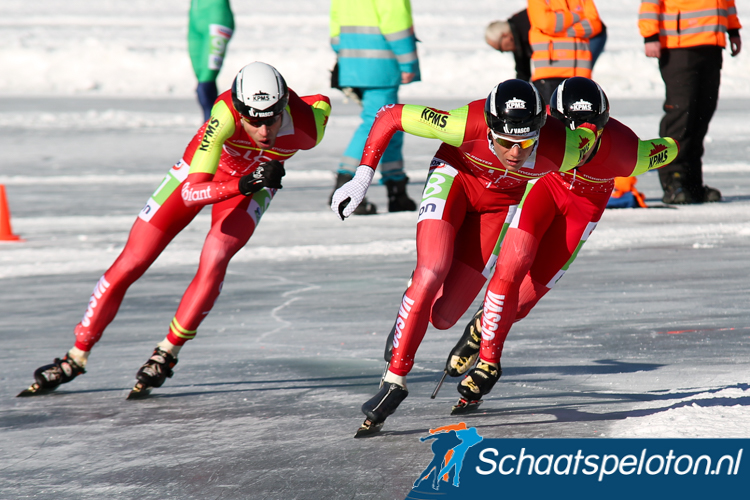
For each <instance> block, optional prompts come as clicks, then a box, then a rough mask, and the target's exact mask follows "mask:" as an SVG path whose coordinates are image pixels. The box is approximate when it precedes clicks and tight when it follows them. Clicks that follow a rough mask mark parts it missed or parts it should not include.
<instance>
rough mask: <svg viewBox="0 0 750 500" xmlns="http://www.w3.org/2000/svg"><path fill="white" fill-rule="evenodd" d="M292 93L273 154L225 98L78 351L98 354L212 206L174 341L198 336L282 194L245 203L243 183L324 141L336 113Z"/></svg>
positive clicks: (122, 259)
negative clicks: (170, 248)
mask: <svg viewBox="0 0 750 500" xmlns="http://www.w3.org/2000/svg"><path fill="white" fill-rule="evenodd" d="M289 94H290V95H289V104H288V105H287V107H286V109H285V110H284V112H283V115H282V123H281V128H280V130H279V133H278V135H277V138H276V143H275V144H274V146H273V148H272V149H267V150H263V149H260V148H259V147H258V146H257V145H256V144H255V142H254V141H253V140H252V139H251V138H250V137H249V136H248V135H247V133H246V132H245V131H244V129H243V128H242V125H241V122H240V115H239V114H238V113H237V111H236V110H235V109H234V106H233V105H232V95H231V92H230V91H227V92H224V93H223V94H221V95H220V96H219V98H218V99H217V100H216V103H215V104H214V106H213V109H212V111H211V117H210V118H209V120H208V121H207V122H206V123H205V124H203V126H202V127H201V128H200V129H199V130H198V132H197V133H196V134H195V136H194V137H193V139H192V140H191V141H190V144H189V145H188V147H187V149H186V150H185V153H184V154H183V157H182V159H181V160H180V161H179V162H177V164H175V165H174V166H173V167H172V169H171V170H170V171H169V172H168V173H167V175H166V177H165V178H164V180H163V181H162V183H161V184H160V185H159V187H158V188H157V189H156V191H155V192H154V193H153V194H152V195H151V197H150V198H149V200H148V202H147V203H146V206H145V207H143V209H142V210H141V213H140V214H139V215H138V218H137V219H136V221H135V223H134V224H133V227H132V229H131V230H130V235H129V236H128V241H127V243H126V244H125V248H123V250H122V252H121V253H120V255H119V256H118V257H117V260H115V262H114V264H112V266H111V267H110V268H109V269H108V270H107V271H106V272H105V273H104V275H103V276H102V277H101V278H100V279H99V282H98V283H97V284H96V286H95V287H94V292H93V293H92V295H91V298H90V299H89V305H88V308H87V310H86V312H85V314H84V316H83V319H82V320H81V322H80V323H78V325H76V327H75V335H76V344H75V345H76V347H77V348H79V349H81V350H84V351H89V350H91V348H92V347H93V346H94V344H96V342H97V341H98V340H99V339H100V338H101V336H102V333H103V332H104V329H105V328H106V327H107V325H109V323H110V322H111V321H112V320H113V319H114V317H115V315H116V314H117V310H118V309H119V307H120V304H121V302H122V299H123V297H124V296H125V292H126V291H127V290H128V287H130V285H131V284H133V283H134V282H135V281H136V280H137V279H138V278H140V277H141V276H142V275H143V273H144V272H146V270H147V269H148V268H149V266H151V264H152V263H153V262H154V260H156V258H157V257H158V256H159V254H161V252H162V251H163V250H164V248H165V247H166V246H167V245H168V244H169V242H170V241H172V239H173V238H174V237H175V236H176V235H177V234H178V233H179V232H180V231H182V229H184V228H185V226H187V225H188V224H189V223H190V221H192V220H193V218H194V217H195V216H196V215H197V214H198V212H200V211H201V209H202V208H203V207H204V206H206V205H213V206H212V212H211V228H210V230H209V232H208V235H207V236H206V240H205V243H204V244H203V249H202V251H201V256H200V264H199V266H198V271H197V273H196V275H195V277H194V278H193V280H192V282H191V283H190V285H189V286H188V288H187V290H186V291H185V294H184V295H183V296H182V300H181V301H180V305H179V307H178V308H177V312H176V314H175V316H174V318H173V319H172V323H171V325H170V328H169V334H168V336H167V338H168V340H169V341H170V342H171V343H172V344H174V345H183V344H184V343H185V342H186V341H187V340H190V339H192V338H193V337H195V334H196V332H197V329H198V325H200V323H201V321H203V319H204V318H205V317H206V316H207V315H208V313H209V312H210V311H211V308H212V307H213V304H214V302H215V301H216V299H217V298H218V296H219V293H220V291H221V286H222V283H223V281H224V275H225V274H226V269H227V265H228V264H229V260H230V259H231V258H232V257H233V256H234V255H235V254H236V253H237V252H238V251H239V250H240V249H241V248H242V247H243V246H244V245H245V244H246V243H247V241H248V240H249V239H250V236H252V234H253V232H254V231H255V227H256V226H257V224H258V222H259V221H260V218H261V216H262V215H263V213H264V212H265V211H266V210H267V209H268V206H269V204H270V203H271V199H272V198H273V196H274V194H275V191H276V190H274V189H270V190H269V189H265V188H264V189H262V190H260V191H258V192H257V193H254V194H253V195H251V196H243V195H241V194H240V192H239V187H238V186H239V179H240V177H242V176H243V175H245V174H247V173H250V172H253V171H254V170H255V169H256V167H257V166H258V165H260V164H261V163H265V162H267V161H270V160H278V161H280V162H282V163H283V162H285V161H286V160H288V159H289V158H291V157H292V156H293V155H294V154H295V153H296V152H297V151H299V150H301V149H302V150H306V149H312V148H313V147H315V146H316V145H317V144H318V143H319V142H320V141H321V140H322V139H323V134H324V132H325V127H326V124H327V122H328V117H329V115H330V112H331V105H330V101H329V99H328V98H327V97H325V96H322V95H314V96H306V97H299V96H298V95H297V94H296V93H294V92H293V91H291V90H290V91H289Z"/></svg>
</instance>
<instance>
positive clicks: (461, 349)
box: [430, 307, 483, 399]
mask: <svg viewBox="0 0 750 500" xmlns="http://www.w3.org/2000/svg"><path fill="white" fill-rule="evenodd" d="M482 311H483V308H481V307H480V308H479V310H478V311H477V312H475V313H474V316H473V317H472V318H471V321H469V324H468V325H466V328H465V329H464V333H463V335H461V338H460V339H459V340H458V343H457V344H456V345H455V346H453V349H451V352H450V354H448V359H447V360H446V362H445V369H444V370H443V376H442V377H440V380H439V381H438V383H437V385H436V386H435V390H434V391H432V396H430V399H435V397H436V396H437V395H438V392H439V391H440V388H441V387H442V386H443V382H445V377H447V376H448V375H450V376H451V377H458V376H460V375H463V374H464V373H466V371H467V370H468V369H469V368H471V367H472V366H474V365H475V364H476V362H477V358H479V347H480V344H481V342H482Z"/></svg>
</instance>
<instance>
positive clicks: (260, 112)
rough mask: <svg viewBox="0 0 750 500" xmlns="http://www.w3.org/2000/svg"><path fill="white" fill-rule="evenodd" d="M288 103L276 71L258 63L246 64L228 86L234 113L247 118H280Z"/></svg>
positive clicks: (280, 78)
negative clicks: (230, 86) (230, 89)
mask: <svg viewBox="0 0 750 500" xmlns="http://www.w3.org/2000/svg"><path fill="white" fill-rule="evenodd" d="M288 102H289V89H288V88H287V86H286V82H285V81H284V77H283V76H281V73H279V72H278V71H277V70H276V68H274V67H273V66H270V65H268V64H266V63H262V62H254V63H250V64H248V65H247V66H245V67H244V68H242V69H241V70H240V72H239V73H237V76H236V77H235V78H234V82H233V83H232V104H234V109H236V110H237V112H238V113H239V114H241V115H243V116H247V117H248V118H268V117H271V116H276V115H278V114H281V113H282V112H283V111H284V108H286V105H287V103H288Z"/></svg>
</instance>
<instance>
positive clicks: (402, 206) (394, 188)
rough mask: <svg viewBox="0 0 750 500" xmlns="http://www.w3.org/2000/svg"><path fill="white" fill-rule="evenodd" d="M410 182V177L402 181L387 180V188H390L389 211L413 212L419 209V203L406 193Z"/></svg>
mask: <svg viewBox="0 0 750 500" xmlns="http://www.w3.org/2000/svg"><path fill="white" fill-rule="evenodd" d="M408 182H409V178H408V177H404V178H403V179H401V180H400V181H387V182H386V183H385V188H386V189H387V190H388V211H389V212H413V211H415V210H416V209H417V204H416V203H414V200H412V199H411V198H409V196H408V195H407V194H406V184H407V183H408Z"/></svg>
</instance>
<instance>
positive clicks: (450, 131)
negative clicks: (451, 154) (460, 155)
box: [360, 104, 469, 170]
mask: <svg viewBox="0 0 750 500" xmlns="http://www.w3.org/2000/svg"><path fill="white" fill-rule="evenodd" d="M468 110H469V107H468V106H463V107H461V108H458V109H454V110H452V111H442V110H439V109H435V108H428V107H426V106H416V105H412V104H389V105H387V106H383V107H382V108H380V110H379V111H378V114H377V115H376V117H375V122H374V123H373V125H372V128H371V129H370V134H369V135H368V136H367V142H366V143H365V148H364V152H363V154H362V161H361V162H360V165H367V166H368V167H370V168H372V169H373V170H374V169H375V168H376V167H377V165H378V162H379V161H380V158H381V157H382V156H383V153H384V152H385V149H386V147H388V143H389V142H390V141H391V137H393V134H395V133H396V132H398V131H402V132H406V133H408V134H411V135H416V136H418V137H424V138H427V139H439V140H441V141H443V142H445V143H447V144H450V145H451V146H460V145H461V144H462V143H463V140H464V133H465V131H466V120H467V116H468Z"/></svg>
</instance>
